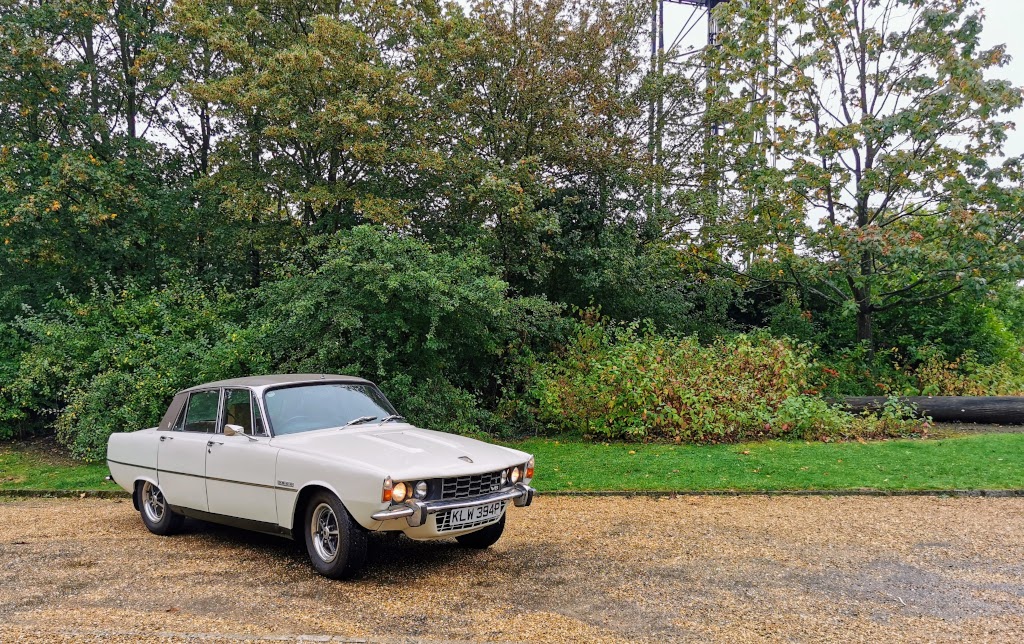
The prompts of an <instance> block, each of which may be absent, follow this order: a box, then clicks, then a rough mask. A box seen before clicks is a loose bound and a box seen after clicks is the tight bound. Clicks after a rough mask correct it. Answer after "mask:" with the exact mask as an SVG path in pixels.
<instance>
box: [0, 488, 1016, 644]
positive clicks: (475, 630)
mask: <svg viewBox="0 0 1024 644" xmlns="http://www.w3.org/2000/svg"><path fill="white" fill-rule="evenodd" d="M1022 537H1024V499H973V498H958V499H954V498H914V497H910V498H873V497H868V498H864V497H850V498H828V497H822V498H818V497H811V498H806V497H679V498H673V499H670V498H661V499H658V498H639V497H637V498H621V497H620V498H578V499H573V498H555V497H548V498H545V497H540V498H539V499H538V500H537V501H536V502H535V504H534V506H533V507H531V508H528V509H522V508H513V509H512V510H511V514H510V516H509V522H508V527H507V529H506V533H505V536H504V538H503V539H502V540H501V541H500V542H498V544H497V545H496V546H494V547H493V548H492V549H490V550H487V551H483V552H476V551H466V550H462V549H460V548H459V547H458V546H457V545H456V544H455V543H454V541H442V542H433V543H419V542H413V541H409V540H408V539H405V538H387V537H376V538H374V539H372V540H371V554H370V562H369V565H368V567H367V570H366V572H365V573H364V574H363V576H362V577H361V578H360V579H359V580H357V581H354V582H334V581H329V580H327V579H324V578H322V577H318V576H317V575H315V574H313V572H312V571H311V569H310V567H309V565H308V564H307V562H306V558H305V554H304V553H303V552H302V551H300V550H299V549H298V548H297V547H296V546H295V544H293V543H292V542H289V541H286V540H283V539H279V538H275V537H268V536H261V535H256V534H252V533H247V532H243V531H240V530H235V529H231V528H224V527H218V526H213V525H209V524H204V523H200V522H188V523H187V524H186V531H185V533H184V534H181V535H178V536H175V537H169V538H161V537H157V536H153V535H151V534H149V533H148V532H147V531H146V529H145V528H144V527H143V525H142V522H141V520H140V519H139V517H138V514H137V513H136V512H135V511H134V510H133V509H132V506H131V502H130V501H125V500H103V499H83V500H67V499H54V500H51V499H32V500H17V501H3V502H0V641H4V642H7V641H28V642H31V641H38V642H53V641H97V642H100V641H103V642H109V641H139V640H143V639H144V640H149V641H193V642H239V641H275V640H281V639H284V640H292V641H294V640H301V639H303V638H305V639H309V640H311V641H327V640H331V641H353V640H354V641H367V640H369V641H388V642H432V641H446V642H451V641H528V640H529V641H587V642H602V641H609V642H611V641H651V642H661V641H678V640H699V641H722V642H742V641H763V640H779V641H835V640H842V641H865V642H879V641H885V642H892V641H953V640H964V639H966V640H970V641H977V642H983V641H992V642H1018V641H1022V640H1024V539H1022Z"/></svg>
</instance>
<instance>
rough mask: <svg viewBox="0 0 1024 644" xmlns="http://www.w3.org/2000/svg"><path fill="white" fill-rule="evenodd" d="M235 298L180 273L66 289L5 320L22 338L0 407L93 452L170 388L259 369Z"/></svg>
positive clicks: (133, 424) (149, 420)
mask: <svg viewBox="0 0 1024 644" xmlns="http://www.w3.org/2000/svg"><path fill="white" fill-rule="evenodd" d="M245 309H246V306H245V302H244V300H242V299H240V298H239V297H238V296H236V295H233V294H231V293H230V292H228V291H227V290H223V289H222V290H218V291H215V292H214V293H212V294H210V295H208V294H206V293H205V292H204V291H203V290H202V289H200V288H199V287H198V286H197V285H195V284H192V283H189V282H183V283H175V284H173V285H171V286H168V287H165V288H162V289H155V290H140V289H137V288H135V287H134V286H133V285H131V284H124V285H122V286H120V287H115V286H107V287H105V288H96V289H94V291H93V292H92V294H91V295H90V296H89V297H84V298H80V297H77V296H71V295H67V296H65V297H63V298H60V299H57V300H54V301H52V302H51V303H50V304H49V305H48V306H47V307H46V309H45V310H44V311H41V312H38V313H33V314H30V315H27V316H25V317H22V318H19V319H18V320H17V321H16V322H15V324H14V327H15V328H16V329H17V330H18V331H19V332H20V334H21V335H22V336H23V337H24V338H25V339H27V340H28V341H29V342H30V344H31V346H30V347H29V348H28V349H27V350H25V351H24V352H22V353H21V354H20V356H19V359H18V366H17V370H16V373H15V374H14V377H13V378H12V379H11V380H10V381H8V382H7V383H6V384H5V386H4V387H3V389H2V390H0V406H2V409H3V410H4V414H5V416H7V417H9V418H13V419H22V420H28V419H32V418H35V420H36V422H37V423H40V424H44V425H46V426H50V427H53V428H55V429H56V430H57V433H58V438H59V439H60V441H61V442H63V443H64V444H65V445H67V446H68V447H69V448H70V449H71V452H72V453H73V454H74V455H76V456H78V457H81V458H86V459H90V460H96V459H100V458H102V457H103V456H104V454H105V450H106V442H107V437H108V436H110V434H111V433H113V432H118V431H131V430H135V429H140V428H143V427H150V426H152V425H155V424H156V423H157V422H159V420H160V417H161V416H162V414H163V412H164V411H165V410H166V408H167V404H168V403H169V401H170V398H171V397H172V396H173V394H174V393H175V392H176V391H178V390H180V389H183V388H185V387H189V386H192V385H194V384H196V383H198V382H206V381H209V380H216V379H219V378H225V377H232V376H240V375H248V374H250V373H253V372H259V371H264V370H265V369H266V366H267V364H268V363H267V361H266V359H265V357H264V356H262V355H259V354H254V353H252V346H253V343H252V342H249V341H248V339H247V333H248V332H247V331H246V330H245V328H244V326H243V325H244V317H245V316H244V311H245Z"/></svg>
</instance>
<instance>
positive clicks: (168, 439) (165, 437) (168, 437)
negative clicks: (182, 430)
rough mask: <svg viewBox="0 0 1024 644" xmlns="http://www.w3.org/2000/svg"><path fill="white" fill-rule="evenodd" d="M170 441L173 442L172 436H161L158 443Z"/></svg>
mask: <svg viewBox="0 0 1024 644" xmlns="http://www.w3.org/2000/svg"><path fill="white" fill-rule="evenodd" d="M172 440H174V437H173V436H161V437H160V442H161V443H162V442H164V441H172Z"/></svg>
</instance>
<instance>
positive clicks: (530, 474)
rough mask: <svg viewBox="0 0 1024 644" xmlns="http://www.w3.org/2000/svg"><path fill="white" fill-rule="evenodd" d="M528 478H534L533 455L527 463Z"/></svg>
mask: <svg viewBox="0 0 1024 644" xmlns="http://www.w3.org/2000/svg"><path fill="white" fill-rule="evenodd" d="M526 478H528V479H532V478H533V457H532V456H531V457H530V462H529V463H527V464H526Z"/></svg>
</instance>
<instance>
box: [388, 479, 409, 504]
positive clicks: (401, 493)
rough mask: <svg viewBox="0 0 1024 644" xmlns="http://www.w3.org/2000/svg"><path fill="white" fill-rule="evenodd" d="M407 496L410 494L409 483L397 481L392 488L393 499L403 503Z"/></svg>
mask: <svg viewBox="0 0 1024 644" xmlns="http://www.w3.org/2000/svg"><path fill="white" fill-rule="evenodd" d="M407 496H409V485H408V484H407V483H395V488H394V489H393V490H391V500H392V501H394V502H395V503H401V502H402V501H404V500H405V497H407Z"/></svg>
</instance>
